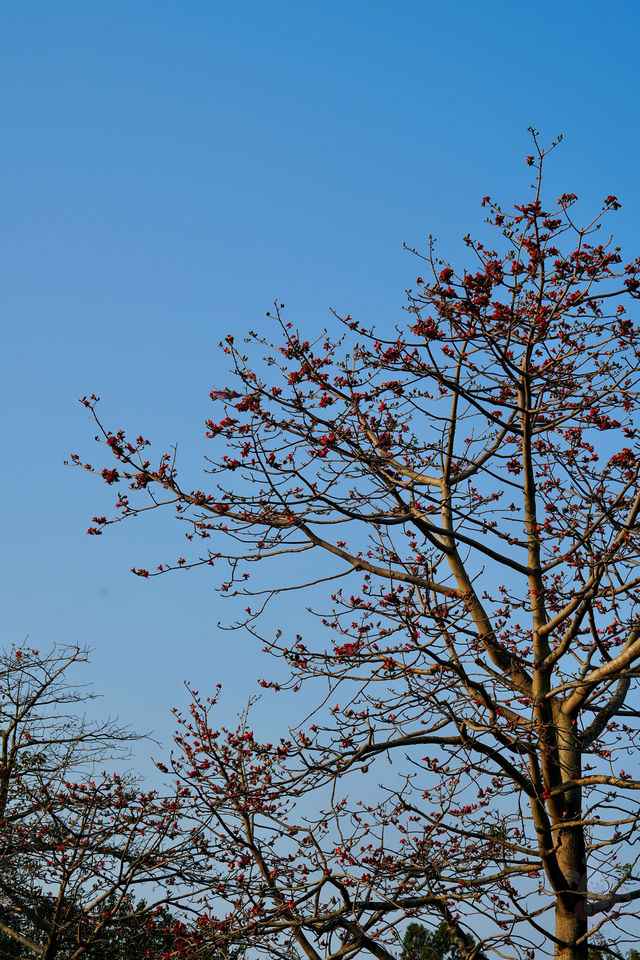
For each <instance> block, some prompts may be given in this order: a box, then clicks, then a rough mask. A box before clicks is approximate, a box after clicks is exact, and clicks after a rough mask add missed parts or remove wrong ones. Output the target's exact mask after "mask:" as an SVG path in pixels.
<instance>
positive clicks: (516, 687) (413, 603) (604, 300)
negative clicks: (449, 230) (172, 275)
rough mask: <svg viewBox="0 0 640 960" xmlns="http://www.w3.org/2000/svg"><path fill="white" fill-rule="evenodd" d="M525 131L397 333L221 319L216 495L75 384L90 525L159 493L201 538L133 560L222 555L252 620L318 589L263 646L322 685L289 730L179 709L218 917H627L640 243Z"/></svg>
mask: <svg viewBox="0 0 640 960" xmlns="http://www.w3.org/2000/svg"><path fill="white" fill-rule="evenodd" d="M534 144H535V149H534V154H533V156H531V157H529V158H527V162H528V164H529V166H530V167H531V168H532V170H533V172H534V174H535V182H534V184H533V190H532V196H531V198H530V199H529V200H528V201H527V202H525V203H524V204H522V205H519V206H516V207H515V208H514V209H513V210H510V211H507V210H504V209H502V208H501V207H500V206H499V205H498V204H497V203H494V202H492V201H491V199H490V198H488V197H486V198H485V199H484V201H483V202H484V205H485V207H486V209H487V211H488V214H489V219H488V222H489V224H490V225H491V226H492V227H493V228H495V232H496V240H495V241H494V243H495V249H494V244H491V245H486V244H482V243H480V242H476V241H474V240H472V239H471V238H470V237H467V238H466V242H467V247H468V253H469V260H473V261H474V265H473V266H472V267H469V266H465V267H461V268H459V269H457V270H456V269H454V267H452V266H450V265H449V264H448V263H446V262H444V261H441V260H439V259H438V258H437V256H436V252H435V248H434V246H433V244H431V245H430V247H429V250H428V251H427V253H426V255H419V256H421V261H420V262H421V271H422V272H423V273H424V274H425V276H426V279H424V278H423V277H418V279H417V280H416V284H415V287H414V288H413V289H412V290H410V291H409V302H408V318H407V322H406V324H405V325H404V326H402V327H399V328H397V330H396V332H395V334H393V335H392V336H388V335H387V336H385V335H382V334H379V333H377V332H376V330H375V329H374V328H371V327H368V326H367V325H366V324H364V323H359V322H357V321H355V320H352V319H351V317H350V316H347V317H344V318H342V320H341V322H342V324H343V327H344V333H343V335H342V336H340V337H337V338H336V337H333V336H330V335H329V334H323V335H321V336H320V337H318V338H317V339H315V340H314V341H313V342H309V341H308V340H306V339H304V338H303V337H302V336H301V335H300V334H299V333H298V332H297V331H296V330H294V329H293V327H292V324H291V323H289V322H285V320H284V318H283V315H282V307H281V306H276V309H275V311H274V316H273V317H272V318H271V321H272V322H273V324H274V325H275V327H276V330H277V331H278V337H279V338H280V339H278V340H276V341H275V342H272V341H271V339H270V338H269V337H267V336H265V335H263V334H262V333H253V334H251V335H250V336H249V338H248V341H247V343H248V344H249V346H245V345H238V344H237V343H236V341H235V339H234V337H233V336H231V335H230V336H228V337H226V339H225V342H224V344H223V347H224V350H225V352H226V354H227V355H228V357H229V359H230V361H231V363H232V364H233V370H234V373H235V380H234V388H235V389H231V388H225V389H224V390H222V389H216V390H213V391H212V393H211V397H212V400H213V401H214V402H215V403H216V404H221V403H222V404H224V406H225V410H224V415H223V416H222V417H220V418H213V419H209V420H208V421H207V435H208V437H209V438H211V444H212V451H211V453H210V455H209V457H208V471H209V472H210V474H211V475H212V477H213V482H214V486H213V487H212V489H211V490H210V491H208V492H203V491H202V490H200V489H192V486H191V484H185V483H183V482H182V480H181V478H180V476H179V474H178V470H177V466H176V462H175V456H174V455H172V454H168V453H165V454H163V455H162V456H161V457H160V459H159V461H158V462H157V463H156V464H155V465H152V464H151V462H150V460H149V459H147V452H146V448H147V441H146V440H145V439H143V438H142V437H138V439H137V440H136V441H135V442H133V441H131V442H130V441H129V440H128V439H127V436H126V435H125V433H124V431H118V432H112V431H109V430H108V429H107V428H106V427H104V426H103V424H102V422H101V420H100V419H99V418H98V416H97V413H96V402H97V398H95V397H91V398H85V399H84V402H85V404H86V405H87V406H88V407H89V408H90V410H91V411H92V412H93V415H94V417H95V419H96V423H97V425H98V429H99V431H100V433H99V439H101V440H102V441H103V442H104V443H106V444H107V445H108V447H110V449H111V452H112V453H113V454H114V455H115V459H116V462H115V464H114V463H113V461H110V463H109V464H108V465H107V466H105V467H104V469H101V468H98V469H94V468H93V467H92V466H91V465H90V464H87V463H82V462H81V460H80V457H79V456H75V457H74V460H75V462H77V463H78V464H79V465H81V466H84V467H85V468H86V469H88V470H92V471H93V472H95V473H98V474H100V475H101V476H102V477H103V478H104V480H105V481H106V482H107V483H108V484H122V486H121V487H120V492H119V495H118V502H117V507H118V512H117V513H116V515H115V516H114V517H113V518H112V519H108V518H107V517H105V516H99V517H95V518H94V526H92V527H91V528H90V530H89V533H92V534H99V533H101V532H102V530H103V529H104V528H105V526H106V525H107V524H109V523H114V522H118V521H120V520H124V519H126V518H128V517H131V516H134V515H136V514H137V513H139V512H140V511H142V510H149V509H150V508H151V509H156V508H163V507H169V508H171V507H174V508H175V510H176V511H177V516H178V518H179V519H180V520H181V522H182V523H183V524H186V536H187V539H188V541H189V544H190V547H187V548H185V552H187V553H188V551H189V549H193V547H194V546H195V545H196V544H197V543H198V542H200V543H201V544H202V549H201V552H200V553H197V552H196V553H195V554H191V553H188V555H187V556H180V557H179V558H178V559H177V560H175V561H172V562H169V563H162V564H160V566H159V567H158V568H157V570H154V571H151V572H150V571H149V570H147V569H144V568H135V569H134V572H135V573H137V574H138V575H139V576H140V577H143V578H146V577H149V576H158V575H161V574H164V573H165V572H166V571H168V570H172V569H178V568H183V569H184V568H188V567H191V566H194V565H197V564H204V565H211V566H213V567H214V568H215V569H216V571H217V570H219V569H220V568H222V569H223V570H225V573H223V581H222V583H221V590H222V592H223V594H226V595H231V594H244V595H246V596H247V598H248V601H247V602H248V605H247V608H246V618H245V621H244V622H245V625H246V626H248V628H249V629H250V630H252V631H253V632H254V633H256V635H260V618H261V615H262V612H263V610H264V607H265V603H266V602H267V601H268V600H269V599H270V598H271V597H272V596H274V595H276V594H278V592H281V591H282V590H290V589H292V588H293V587H294V586H296V587H300V588H303V589H304V590H305V591H307V595H308V596H313V597H316V596H317V595H318V591H319V589H320V587H321V585H322V584H323V583H330V584H331V585H332V586H331V588H330V589H331V590H332V593H331V602H330V603H328V604H327V606H328V609H327V610H326V611H325V612H324V613H323V612H322V611H320V616H321V618H322V623H323V624H324V627H325V628H326V629H325V631H321V630H318V629H315V628H314V629H313V631H312V633H313V639H312V640H309V639H307V638H306V637H303V636H302V635H298V636H293V637H292V636H289V635H288V633H286V632H285V631H281V632H279V633H278V634H277V635H276V636H275V637H268V638H263V642H265V643H266V645H267V647H268V648H269V650H270V651H271V652H272V653H274V654H276V655H278V656H280V657H282V658H283V659H284V661H285V662H286V664H287V665H288V667H289V669H290V680H289V681H288V683H284V684H283V686H287V685H288V686H290V687H293V688H300V687H302V688H303V689H304V690H306V691H307V693H306V696H307V698H310V697H316V696H317V700H316V701H315V702H316V704H317V710H316V712H315V716H314V718H313V720H314V722H313V724H312V725H311V728H310V729H302V728H297V729H296V730H293V731H292V732H291V734H290V735H289V736H288V737H287V738H285V741H283V743H281V744H279V745H278V744H276V745H265V744H260V743H259V742H256V741H254V739H253V737H249V736H247V733H248V731H247V730H245V731H244V732H243V733H242V732H235V733H233V734H232V733H228V734H225V736H227V737H228V738H230V739H229V740H228V743H226V746H224V749H223V748H222V747H218V746H216V744H217V743H218V742H219V741H218V740H212V739H211V737H209V735H208V734H207V735H206V736H204V735H203V733H202V730H199V736H198V741H197V744H193V743H192V744H191V746H190V751H191V752H190V753H187V754H185V759H184V761H181V762H182V763H183V764H187V766H188V765H189V764H190V763H191V760H192V758H193V757H194V756H196V755H198V757H199V763H200V764H207V763H208V764H210V766H209V767H206V766H205V767H203V766H200V767H198V768H197V769H196V767H195V766H194V767H193V769H190V770H189V774H190V781H191V783H192V784H194V790H195V789H196V787H195V785H197V789H198V790H199V791H200V793H199V796H200V797H201V799H202V803H209V811H210V813H209V815H214V814H215V817H217V818H218V821H217V825H216V824H214V823H213V822H212V823H211V830H212V832H213V833H215V836H216V837H217V840H216V841H215V842H216V843H218V844H228V845H229V846H230V848H233V849H234V850H235V851H236V852H237V853H238V856H237V857H236V858H235V860H234V863H235V864H236V865H235V866H233V867H231V866H229V868H228V871H227V875H225V876H226V879H224V878H223V876H222V873H221V871H220V867H219V866H218V867H215V865H214V864H212V866H211V869H212V871H213V872H212V877H213V878H214V879H212V888H215V884H216V883H217V884H218V887H217V888H215V889H217V896H218V897H222V898H223V899H224V897H225V896H226V895H227V894H225V890H229V891H230V892H229V894H228V897H229V906H228V910H227V913H226V914H225V918H224V919H220V918H218V920H217V921H215V922H214V920H212V921H211V923H212V927H211V929H212V930H213V929H214V928H215V929H216V930H218V933H219V935H220V936H222V935H223V934H224V935H225V936H226V935H227V933H229V931H231V932H233V931H235V932H236V933H237V932H238V931H241V932H242V934H243V936H245V937H247V938H248V939H251V937H252V936H253V942H254V943H255V945H256V946H260V945H261V944H265V943H267V944H268V949H269V950H270V951H271V952H272V953H274V954H275V955H281V956H289V955H291V953H292V952H293V953H295V952H296V951H302V952H303V953H304V954H306V955H307V956H308V957H309V958H313V960H317V958H318V957H319V956H321V955H322V954H326V955H329V956H332V957H334V956H335V957H337V956H346V957H349V956H353V955H354V954H355V953H356V952H357V951H358V950H360V949H363V948H364V949H366V950H369V951H370V952H372V953H374V954H375V955H376V956H378V957H381V958H382V957H388V956H389V954H388V952H387V950H388V949H389V947H388V946H385V943H386V944H387V945H388V944H391V943H393V937H394V936H396V937H397V935H398V934H397V931H398V923H399V922H400V921H401V920H402V918H407V917H408V918H417V919H420V918H422V917H423V916H425V915H429V914H431V915H433V914H434V913H435V914H436V916H437V921H439V920H440V919H442V920H444V921H445V922H446V924H447V929H448V930H449V931H450V932H451V934H452V935H455V936H456V937H457V940H456V944H457V946H458V949H460V952H461V954H462V955H463V956H464V955H465V954H464V950H465V949H466V947H465V942H466V941H465V931H468V930H471V931H472V932H473V934H474V937H475V946H474V947H473V948H472V950H471V953H469V950H468V949H467V955H468V956H471V955H472V956H478V957H480V956H485V955H489V954H492V955H495V956H500V957H516V956H518V957H532V956H534V954H535V955H536V956H538V955H541V954H548V953H550V952H551V953H553V954H555V956H556V957H562V958H564V960H586V958H587V951H588V935H589V926H591V928H592V930H593V931H599V930H600V929H602V931H603V932H604V933H605V934H606V937H607V941H608V942H610V943H614V944H615V943H616V942H620V943H622V942H623V939H624V935H625V931H626V932H627V933H628V931H629V930H630V929H632V927H630V926H629V923H630V922H632V918H633V909H634V902H635V901H636V900H637V899H638V898H639V897H640V886H639V879H638V876H637V858H638V854H637V852H636V851H637V844H638V836H639V835H638V817H637V802H638V799H637V798H638V792H637V791H638V789H639V788H640V779H639V778H638V777H637V775H636V773H635V772H634V756H635V751H636V750H637V746H638V733H639V724H638V722H639V713H638V709H637V696H636V691H637V681H638V662H639V660H640V616H639V614H640V608H639V605H638V603H639V594H638V590H639V587H640V570H639V568H638V554H639V543H640V520H639V513H640V480H639V470H640V459H639V449H638V425H637V416H636V411H637V404H638V383H639V379H640V359H639V349H640V339H639V329H638V326H637V324H636V323H635V322H634V321H633V319H632V318H631V317H630V316H629V315H628V314H627V306H626V305H625V304H629V303H630V302H632V301H633V300H635V299H636V298H637V297H638V291H639V289H640V279H639V278H640V261H639V260H637V259H636V260H633V261H631V262H629V263H627V264H626V265H625V264H624V263H623V261H622V260H621V255H620V251H619V249H618V248H617V247H615V246H614V245H613V243H612V240H611V238H610V237H606V236H605V237H601V235H600V233H599V232H598V231H599V230H600V226H601V222H602V219H603V217H604V216H605V215H608V214H609V213H610V212H611V211H613V210H616V209H617V208H618V207H619V206H620V204H619V203H618V201H617V200H616V198H615V197H613V196H608V197H607V198H606V199H605V201H604V204H603V206H602V209H601V210H600V211H599V212H598V213H597V214H596V215H595V217H593V218H592V219H590V220H589V221H588V222H587V224H586V225H584V226H581V225H580V224H579V223H578V220H577V216H576V214H575V210H576V209H577V208H576V197H575V195H573V194H571V193H565V194H563V195H562V196H561V197H560V198H559V199H558V200H557V201H554V202H548V201H546V200H544V199H543V194H542V172H543V167H544V162H545V156H546V154H547V153H548V152H549V151H545V150H544V149H542V148H541V147H539V146H538V140H537V137H536V135H535V134H534ZM338 319H340V318H338ZM256 346H257V349H258V351H260V352H262V353H263V356H264V358H265V361H266V362H265V365H264V366H260V365H259V363H257V362H256V360H255V359H254V357H255V352H256ZM221 447H222V450H221V451H220V448H221ZM217 451H220V452H217ZM194 487H195V485H194ZM261 563H263V564H266V570H267V572H268V575H269V577H270V578H272V581H271V583H272V586H270V587H269V589H267V590H264V589H263V588H262V583H261V582H258V583H257V584H256V586H255V587H252V584H253V582H254V578H253V576H252V575H253V572H254V571H255V569H256V567H257V566H258V565H259V564H261ZM225 565H226V566H225ZM278 570H280V571H281V576H280V578H278ZM293 578H299V579H296V580H293ZM322 637H328V640H326V642H323V640H322ZM319 681H321V682H322V683H321V685H322V692H321V693H319V690H320V689H321V687H320V686H319V685H318V682H319ZM264 685H265V686H277V684H275V682H274V681H267V680H265V681H264ZM334 704H335V705H334ZM194 709H195V711H196V713H198V712H199V715H201V714H202V709H203V705H202V703H200V705H199V706H198V705H197V704H196V707H195V708H194ZM208 728H209V725H208V724H206V725H205V728H204V729H205V730H207V729H208ZM238 738H241V739H238ZM242 738H243V739H242ZM234 751H235V753H234ZM243 751H244V753H243ZM390 760H393V764H394V765H393V766H392V767H390V766H389V765H388V761H390ZM256 771H257V772H256ZM358 771H368V775H367V776H365V778H364V779H362V780H360V781H359V782H360V783H361V784H363V785H364V786H362V787H359V786H358V781H357V780H356V779H355V777H356V773H357V772H358ZM258 774H259V775H258ZM185 776H186V774H185ZM376 782H379V783H380V789H379V790H378V793H377V795H376V798H375V799H372V794H371V791H372V790H373V786H372V785H373V784H375V783H376ZM323 790H328V791H329V792H328V794H323V793H322V791H323ZM314 796H317V797H318V799H317V800H315V801H313V803H314V804H315V809H316V810H317V808H318V807H320V806H322V809H323V812H322V813H321V814H320V815H318V816H314V807H313V805H312V801H311V799H310V798H311V797H314ZM322 796H325V798H326V802H325V800H321V799H320V797H322ZM305 797H306V799H304V798H305ZM278 803H282V804H284V805H285V807H287V810H288V812H287V818H288V819H286V818H285V817H284V816H283V817H280V815H279V813H278V810H279V809H281V808H278V806H277V804H278ZM212 805H213V806H212ZM201 811H204V807H202V808H201ZM279 817H280V818H279ZM213 833H212V835H213ZM238 861H240V862H241V866H242V870H240V867H238V866H237V864H238ZM229 862H230V861H229ZM216 871H217V874H216ZM239 873H242V875H243V879H242V880H240V878H239ZM216 876H217V877H218V879H215V877H216ZM214 880H215V882H214ZM225 884H230V885H231V886H225ZM211 909H212V914H213V913H214V912H215V902H214V901H212V905H211ZM252 911H253V913H252ZM215 923H218V926H217V927H215ZM224 924H227V926H226V927H224ZM223 928H224V929H223ZM232 928H233V930H232ZM220 931H222V933H220ZM252 931H254V933H253V934H252ZM212 935H213V934H212ZM216 935H218V934H216ZM229 935H231V934H229Z"/></svg>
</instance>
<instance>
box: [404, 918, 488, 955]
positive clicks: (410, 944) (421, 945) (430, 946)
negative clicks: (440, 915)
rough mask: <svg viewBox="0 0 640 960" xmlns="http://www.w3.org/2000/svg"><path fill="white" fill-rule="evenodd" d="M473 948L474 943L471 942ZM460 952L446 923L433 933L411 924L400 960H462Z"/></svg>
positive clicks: (418, 925)
mask: <svg viewBox="0 0 640 960" xmlns="http://www.w3.org/2000/svg"><path fill="white" fill-rule="evenodd" d="M469 946H470V947H472V946H473V943H472V942H469ZM460 957H461V954H460V951H459V950H458V948H457V946H456V944H455V941H454V939H453V937H452V936H451V933H450V931H449V930H448V929H447V925H446V923H441V924H440V925H439V926H438V927H437V928H436V929H435V930H434V931H433V932H431V931H430V930H428V929H427V928H426V927H423V926H422V924H420V923H410V924H409V926H408V927H407V929H406V932H405V935H404V939H403V941H402V953H401V954H400V960H460Z"/></svg>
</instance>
